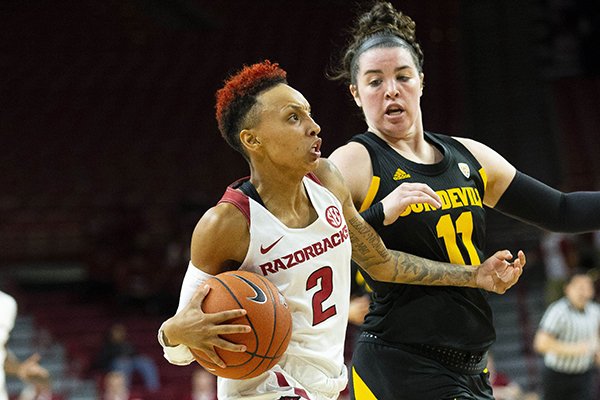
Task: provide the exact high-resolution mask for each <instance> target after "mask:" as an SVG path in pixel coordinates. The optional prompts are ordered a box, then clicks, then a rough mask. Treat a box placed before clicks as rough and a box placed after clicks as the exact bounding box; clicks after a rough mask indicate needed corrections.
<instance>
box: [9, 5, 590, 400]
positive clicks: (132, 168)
mask: <svg viewBox="0 0 600 400" xmlns="http://www.w3.org/2000/svg"><path fill="white" fill-rule="evenodd" d="M363 3H366V2H357V3H356V2H352V1H347V0H320V1H317V0H313V1H289V0H279V1H272V0H261V1H258V0H256V1H253V0H246V1H241V0H219V1H209V0H103V1H98V0H77V1H75V0H62V1H48V0H3V1H2V2H0V27H1V28H2V34H1V35H0V51H1V56H0V149H1V156H0V289H1V290H3V291H5V292H7V293H9V294H11V295H13V296H14V297H15V298H16V299H17V301H18V304H19V312H18V315H19V316H18V319H17V323H16V326H15V329H14V330H13V332H12V335H11V339H10V341H9V347H10V348H12V349H13V351H14V352H15V354H16V355H17V356H18V357H19V358H20V359H24V358H26V357H28V356H29V355H31V354H32V353H34V352H39V353H40V354H41V356H42V360H41V363H42V365H44V366H45V367H47V368H48V369H49V370H50V372H51V374H52V383H53V392H54V398H55V399H63V400H74V399H78V400H79V399H82V400H83V399H96V398H100V396H101V393H102V391H103V384H104V383H103V382H104V380H103V379H104V374H103V373H102V372H100V371H98V370H97V369H95V368H94V360H95V357H96V355H97V352H98V351H99V349H100V346H101V343H102V340H103V338H104V336H105V334H106V332H107V331H108V329H109V327H110V326H112V325H113V324H114V323H117V322H118V323H122V324H123V325H125V326H126V327H127V330H128V334H129V336H128V337H129V340H130V341H131V342H132V343H133V344H134V346H135V347H136V348H137V349H138V350H139V352H140V353H143V354H146V355H148V356H149V357H150V358H151V359H152V360H153V361H154V362H155V364H156V365H157V367H158V369H159V374H160V380H161V389H160V391H159V392H158V393H150V392H146V391H145V389H144V386H143V382H142V380H141V378H140V377H139V376H137V375H134V378H133V381H132V385H133V386H132V390H134V391H137V392H136V393H137V394H138V397H139V398H143V399H146V400H148V399H150V400H152V399H183V398H184V397H182V396H183V395H182V393H185V392H186V390H187V391H189V387H190V382H191V375H192V372H193V371H194V369H195V367H185V368H183V367H175V366H172V365H169V364H168V363H167V362H166V360H164V359H163V358H162V354H161V349H160V346H159V344H158V343H157V341H156V332H157V329H158V327H159V325H160V323H161V322H162V321H163V320H164V319H165V318H166V317H168V316H169V315H172V313H173V312H174V311H175V308H176V306H177V297H178V293H179V285H180V283H181V279H182V277H183V274H184V272H185V269H186V267H187V261H188V254H187V247H188V245H189V238H190V234H191V231H192V229H193V227H194V225H195V223H196V221H197V220H198V218H199V217H200V216H201V215H202V213H203V212H204V211H205V210H206V209H207V208H208V207H211V206H212V205H213V204H215V202H216V201H217V200H218V199H219V198H220V196H221V194H222V192H223V190H224V188H225V186H226V185H227V184H229V183H231V182H232V181H234V180H235V179H237V178H239V177H241V176H244V175H247V174H248V172H249V171H248V167H247V164H246V163H245V161H244V160H243V159H242V157H241V156H239V155H238V154H237V153H235V152H234V151H233V150H231V149H230V148H229V147H228V146H227V145H226V143H225V142H224V141H223V139H222V138H221V136H220V134H219V132H218V130H217V126H216V122H215V118H214V93H215V91H216V90H217V89H218V88H219V87H220V85H221V84H222V82H223V79H225V78H226V77H227V75H228V74H229V73H231V72H233V71H235V70H237V69H238V68H240V67H241V66H242V65H243V64H251V63H254V62H256V61H261V60H264V59H270V60H271V61H274V62H278V63H280V64H281V66H282V67H283V68H284V69H286V70H287V71H288V80H289V82H290V84H291V85H292V86H294V87H296V88H297V89H299V90H300V91H301V92H302V93H303V94H304V95H305V96H306V98H307V99H308V101H309V102H310V103H311V105H312V109H313V113H314V117H315V119H316V120H317V122H318V123H319V124H320V125H321V127H322V135H321V136H322V137H323V140H324V145H323V146H324V147H323V154H324V155H325V156H327V155H329V154H330V153H331V151H332V150H333V149H335V148H336V147H337V146H339V145H341V144H343V143H345V141H346V140H347V139H348V138H349V137H350V136H351V135H353V134H355V133H360V132H362V131H363V130H364V129H365V126H364V123H363V121H362V119H361V117H360V115H359V114H358V110H357V109H356V107H355V106H354V104H353V103H352V101H351V98H350V96H349V93H348V90H347V88H345V87H343V86H342V85H340V84H337V83H334V82H331V81H329V80H328V79H326V77H325V74H326V72H327V69H328V67H329V66H330V65H331V63H332V62H333V60H335V59H337V55H338V52H339V51H340V49H341V47H342V46H343V44H344V43H345V39H346V36H345V29H346V28H347V27H348V26H349V25H350V23H351V21H352V20H353V17H354V16H355V13H356V12H357V10H359V7H357V4H363ZM392 3H393V4H394V5H395V6H396V7H397V8H398V9H400V10H402V11H404V12H406V13H407V14H408V15H409V16H411V17H412V18H413V19H414V20H415V21H416V23H417V38H418V40H419V41H420V43H421V45H422V47H423V49H424V53H425V65H424V70H425V76H426V87H425V92H424V95H423V98H422V108H423V115H424V124H425V128H426V129H427V130H430V131H434V132H440V133H446V134H450V135H455V136H466V137H471V138H473V139H476V140H478V141H481V142H483V143H485V144H487V145H489V146H490V147H492V148H494V149H495V150H496V151H498V152H499V153H500V154H502V155H503V156H505V157H506V158H507V159H508V160H509V161H511V162H512V163H513V164H514V165H515V166H516V167H517V168H518V169H519V170H521V171H523V172H525V173H527V174H529V175H532V176H534V177H536V178H538V179H540V180H542V181H543V182H545V183H547V184H550V185H552V186H554V187H557V188H560V189H562V190H565V191H570V190H599V189H600V157H599V156H598V154H599V151H600V132H599V129H600V128H599V127H600V40H599V38H600V33H599V30H600V21H599V18H600V11H599V8H600V5H599V3H598V1H592V0H587V1H585V0H564V1H560V2H558V1H550V0H548V1H542V0H502V1H498V0H444V1H443V0H440V1H423V0H406V1H392ZM363 5H364V4H363ZM488 213H489V216H490V218H489V225H488V237H489V242H488V246H489V250H490V251H491V250H495V249H499V248H509V249H511V250H512V251H514V252H516V251H517V250H518V249H524V250H526V251H527V253H528V256H529V258H528V265H527V267H526V270H525V273H524V275H523V277H522V278H521V281H520V282H519V284H518V285H517V286H516V287H514V288H513V289H511V290H510V291H509V292H508V293H507V294H505V295H503V296H493V295H491V296H490V303H491V304H492V307H493V308H494V311H495V315H496V323H497V329H498V341H497V343H496V345H495V346H494V348H493V351H494V355H495V359H496V364H497V367H498V369H501V370H502V371H503V372H505V373H506V374H507V375H508V376H510V378H511V379H513V380H515V381H516V382H518V383H519V384H520V385H521V386H522V387H523V388H524V390H529V391H532V392H535V391H537V390H538V389H539V373H540V366H541V364H540V362H541V359H540V358H539V356H537V355H536V354H535V353H534V352H533V350H532V337H533V334H534V332H535V329H536V327H537V324H538V323H539V319H540V317H541V314H542V313H543V311H544V308H545V305H546V304H545V298H544V293H545V292H544V290H545V287H546V284H547V282H548V274H549V273H548V272H547V270H548V265H546V263H545V258H544V255H545V254H548V253H547V252H548V250H546V253H544V252H543V251H542V248H543V244H544V243H546V242H544V239H545V238H546V236H545V234H544V233H543V232H542V231H541V230H539V229H537V228H534V227H531V226H528V225H525V224H521V223H519V222H516V221H515V220H511V219H507V218H505V217H503V216H501V215H500V214H498V213H497V212H495V211H492V210H489V211H488ZM599 242H600V240H599V239H598V235H592V234H587V235H563V236H561V237H560V238H559V239H558V240H556V241H555V243H556V244H555V245H554V248H553V250H554V251H555V252H557V253H559V254H562V255H564V256H565V258H566V259H567V261H568V263H569V265H571V266H580V267H581V266H582V267H585V268H589V269H590V270H591V271H592V272H595V271H596V268H597V267H598V266H600V264H599V263H598V260H599V258H598V251H599V247H598V246H599ZM24 389H27V387H25V386H24V385H23V384H22V383H21V382H20V381H18V380H14V379H9V380H8V391H9V394H10V396H11V399H16V398H17V396H18V394H19V392H21V391H22V390H24Z"/></svg>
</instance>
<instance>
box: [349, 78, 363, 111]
mask: <svg viewBox="0 0 600 400" xmlns="http://www.w3.org/2000/svg"><path fill="white" fill-rule="evenodd" d="M348 89H349V90H350V94H351V95H352V98H354V102H355V103H356V105H357V106H359V107H361V108H362V102H361V101H360V95H359V94H358V87H356V85H355V84H353V83H351V84H350V85H349V86H348Z"/></svg>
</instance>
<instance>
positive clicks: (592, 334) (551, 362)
mask: <svg viewBox="0 0 600 400" xmlns="http://www.w3.org/2000/svg"><path fill="white" fill-rule="evenodd" d="M540 329H541V330H542V331H544V332H546V333H548V334H550V335H552V336H554V337H555V338H556V339H557V340H560V341H561V342H567V343H577V342H584V341H585V342H590V343H591V342H593V341H596V340H598V335H599V333H600V331H599V329H600V305H598V304H597V303H594V302H589V303H588V304H587V305H586V306H585V308H584V309H583V310H578V309H576V308H575V307H573V306H572V305H571V303H570V302H569V300H567V298H566V297H563V298H562V299H560V300H558V301H556V302H554V303H552V304H551V305H550V306H549V307H548V309H547V310H546V312H545V313H544V316H543V317H542V320H541V322H540ZM544 363H545V365H546V367H548V368H550V369H553V370H555V371H558V372H563V373H566V374H578V373H583V372H586V371H588V370H589V369H590V368H592V366H593V365H594V352H593V351H590V353H589V354H586V355H582V356H559V355H557V354H555V353H552V352H548V353H546V355H545V356H544Z"/></svg>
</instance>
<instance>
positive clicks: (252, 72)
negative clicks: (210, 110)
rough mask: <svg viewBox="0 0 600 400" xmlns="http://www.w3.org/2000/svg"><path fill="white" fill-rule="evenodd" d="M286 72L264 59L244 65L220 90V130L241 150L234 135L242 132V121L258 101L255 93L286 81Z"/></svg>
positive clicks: (217, 105) (217, 96) (226, 138)
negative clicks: (240, 125)
mask: <svg viewBox="0 0 600 400" xmlns="http://www.w3.org/2000/svg"><path fill="white" fill-rule="evenodd" d="M286 75H287V73H286V72H285V71H284V70H283V69H281V68H280V67H279V64H277V63H272V62H271V61H269V60H265V61H263V62H261V63H257V64H253V65H250V66H244V67H243V68H242V69H241V70H240V71H238V72H237V73H235V74H234V75H232V76H230V77H229V78H227V79H226V80H225V84H224V86H223V87H222V88H221V89H219V90H218V91H217V93H216V100H217V101H216V105H215V110H216V118H217V123H218V125H219V130H220V131H221V134H222V135H223V137H224V138H225V140H227V142H228V143H229V144H230V145H231V146H233V147H234V148H235V149H237V150H238V151H239V150H240V149H239V148H238V146H237V145H238V143H236V142H237V140H236V139H234V137H236V136H237V135H238V134H239V129H240V127H239V126H238V125H239V123H240V122H241V121H242V120H243V118H244V117H245V116H246V114H247V113H248V111H250V108H252V106H253V105H254V104H255V103H256V95H257V94H259V93H260V92H262V91H263V90H265V89H268V88H270V87H272V86H275V85H277V84H279V83H286ZM232 142H233V143H232ZM242 154H243V153H242Z"/></svg>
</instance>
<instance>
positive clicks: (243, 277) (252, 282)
mask: <svg viewBox="0 0 600 400" xmlns="http://www.w3.org/2000/svg"><path fill="white" fill-rule="evenodd" d="M206 284H208V285H209V286H210V288H211V289H210V291H209V292H208V295H207V296H206V297H205V298H204V301H203V303H202V311H204V312H205V313H215V312H220V311H226V310H231V309H239V308H244V309H245V310H246V311H247V314H246V315H245V316H243V317H240V318H236V319H232V320H230V321H228V323H230V324H236V325H240V324H243V325H249V326H250V328H252V331H251V332H249V333H237V334H229V335H222V336H223V339H225V340H228V341H230V342H232V343H237V344H244V345H246V351H245V352H243V353H236V352H233V351H227V350H223V349H220V348H215V350H216V352H217V354H218V355H219V357H221V359H222V360H223V361H225V364H227V367H226V368H221V367H219V366H218V365H216V364H214V363H213V362H212V361H211V360H210V359H209V358H208V357H207V356H206V354H204V352H202V351H200V350H195V349H191V350H192V354H193V355H194V358H195V359H196V361H197V362H198V363H199V364H200V365H202V366H203V367H204V368H205V369H206V370H208V371H209V372H210V373H212V374H214V375H217V376H221V377H224V378H231V379H249V378H253V377H255V376H258V375H260V374H262V373H263V372H265V371H267V370H269V369H271V368H272V367H273V366H274V365H275V364H277V362H278V361H279V359H280V358H281V356H283V353H284V352H285V350H286V349H287V346H288V343H289V342H290V338H291V337H292V314H291V313H290V310H289V309H288V306H287V304H286V302H285V298H284V297H283V296H282V295H281V293H279V290H277V287H276V286H275V285H274V284H273V283H271V282H270V281H269V280H268V279H267V278H265V277H263V276H260V275H258V274H255V273H252V272H248V271H229V272H224V273H221V274H219V275H216V276H214V277H212V278H210V279H209V280H207V281H206Z"/></svg>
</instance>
